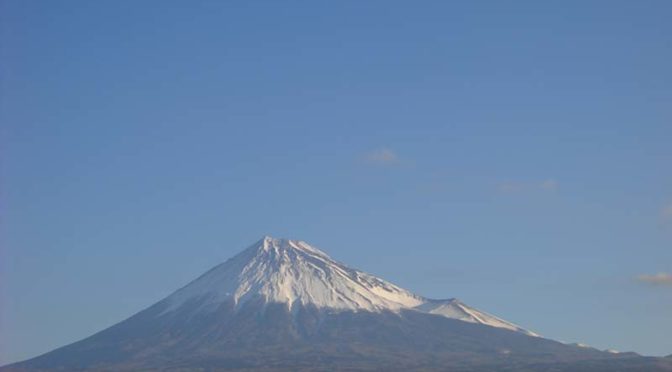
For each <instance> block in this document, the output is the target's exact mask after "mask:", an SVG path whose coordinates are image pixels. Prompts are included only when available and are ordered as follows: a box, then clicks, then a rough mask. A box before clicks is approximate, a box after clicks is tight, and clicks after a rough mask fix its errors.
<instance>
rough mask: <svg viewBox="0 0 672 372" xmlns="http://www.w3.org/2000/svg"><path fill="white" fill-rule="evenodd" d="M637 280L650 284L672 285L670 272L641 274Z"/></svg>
mask: <svg viewBox="0 0 672 372" xmlns="http://www.w3.org/2000/svg"><path fill="white" fill-rule="evenodd" d="M637 281H640V282H642V283H647V284H652V285H669V286H672V274H669V273H658V274H653V275H650V274H643V275H640V276H638V277H637Z"/></svg>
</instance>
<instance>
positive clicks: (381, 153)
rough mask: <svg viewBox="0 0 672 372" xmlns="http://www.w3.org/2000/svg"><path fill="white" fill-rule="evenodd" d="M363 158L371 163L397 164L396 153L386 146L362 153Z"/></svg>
mask: <svg viewBox="0 0 672 372" xmlns="http://www.w3.org/2000/svg"><path fill="white" fill-rule="evenodd" d="M364 160H365V161H366V163H368V164H372V165H396V164H399V157H398V156H397V154H396V153H395V152H394V151H392V150H390V149H389V148H386V147H381V148H379V149H376V150H373V151H371V152H369V153H367V154H365V155H364Z"/></svg>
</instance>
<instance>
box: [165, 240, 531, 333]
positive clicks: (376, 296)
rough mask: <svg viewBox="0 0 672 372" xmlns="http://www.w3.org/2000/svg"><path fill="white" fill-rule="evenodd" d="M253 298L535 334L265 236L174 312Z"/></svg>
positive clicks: (172, 302) (202, 280)
mask: <svg viewBox="0 0 672 372" xmlns="http://www.w3.org/2000/svg"><path fill="white" fill-rule="evenodd" d="M250 300H255V301H261V302H262V303H265V304H268V303H280V304H285V305H286V306H288V307H289V308H290V309H291V308H293V307H294V306H296V305H303V306H313V307H316V308H326V309H331V310H349V311H370V312H381V311H393V312H397V311H401V310H409V311H420V312H424V313H429V314H435V315H438V316H444V317H447V318H452V319H458V320H462V321H465V322H470V323H479V324H484V325H489V326H493V327H498V328H505V329H509V330H512V331H517V332H522V333H525V334H528V335H535V334H533V333H532V332H529V331H526V330H524V329H522V328H520V327H518V326H517V325H515V324H513V323H509V322H507V321H504V320H502V319H500V318H497V317H495V316H492V315H489V314H487V313H484V312H481V311H479V310H476V309H474V308H471V307H469V306H467V305H465V304H464V303H462V302H460V301H459V300H457V299H454V298H453V299H447V300H432V299H428V298H425V297H423V296H419V295H416V294H414V293H412V292H410V291H408V290H405V289H403V288H400V287H398V286H396V285H394V284H392V283H390V282H387V281H385V280H383V279H380V278H378V277H375V276H373V275H370V274H367V273H365V272H362V271H359V270H356V269H352V268H350V267H347V266H345V265H344V264H342V263H340V262H338V261H335V260H333V259H332V258H331V257H329V255H327V254H326V253H324V252H322V251H321V250H319V249H318V248H315V247H313V246H311V245H310V244H308V243H306V242H304V241H300V240H290V239H277V238H273V237H270V236H264V237H263V238H262V239H261V240H259V241H257V242H256V243H254V244H252V245H251V246H250V247H248V248H247V249H245V250H243V251H242V252H240V253H239V254H237V255H236V256H234V257H232V258H230V259H229V260H227V261H226V262H224V263H223V264H220V265H218V266H216V267H214V268H213V269H211V270H210V271H208V272H206V273H205V274H203V275H202V276H201V277H199V278H198V279H196V280H194V281H193V282H191V283H189V284H188V285H187V286H185V287H183V288H181V289H180V290H178V291H176V292H175V293H173V294H172V295H170V296H169V297H168V298H166V300H165V301H166V302H167V304H168V306H167V309H166V310H165V311H164V313H166V312H172V311H175V310H178V309H179V308H181V307H182V306H184V305H185V304H194V303H195V304H197V307H198V311H216V310H217V309H218V308H220V307H221V306H233V307H234V308H235V309H239V308H241V306H242V305H243V304H245V303H247V302H248V301H250Z"/></svg>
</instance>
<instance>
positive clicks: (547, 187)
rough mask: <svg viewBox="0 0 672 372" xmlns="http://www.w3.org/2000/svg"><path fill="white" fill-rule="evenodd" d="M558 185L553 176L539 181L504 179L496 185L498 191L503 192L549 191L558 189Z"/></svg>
mask: <svg viewBox="0 0 672 372" xmlns="http://www.w3.org/2000/svg"><path fill="white" fill-rule="evenodd" d="M558 187H559V185H558V181H556V180H555V179H553V178H547V179H545V180H541V181H504V182H500V183H499V184H498V185H497V189H498V190H499V192H502V193H505V194H513V193H519V192H531V191H548V192H551V191H556V190H558Z"/></svg>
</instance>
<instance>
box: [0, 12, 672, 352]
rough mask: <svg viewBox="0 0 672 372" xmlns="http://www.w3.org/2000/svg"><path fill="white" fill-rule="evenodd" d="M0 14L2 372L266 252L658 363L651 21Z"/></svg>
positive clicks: (658, 31)
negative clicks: (271, 240)
mask: <svg viewBox="0 0 672 372" xmlns="http://www.w3.org/2000/svg"><path fill="white" fill-rule="evenodd" d="M0 6H1V8H0V18H1V19H0V27H2V29H1V32H2V35H1V37H2V39H1V42H0V48H1V49H0V53H1V54H0V74H1V75H0V77H1V81H0V83H1V85H0V89H1V94H2V95H1V96H0V99H1V100H0V105H1V106H0V123H1V124H0V125H1V128H0V136H1V138H2V140H1V142H0V145H1V150H0V156H1V167H2V168H1V171H2V174H1V176H2V187H1V189H0V193H1V199H0V202H1V203H0V218H1V224H2V225H1V229H2V230H1V231H0V233H1V235H0V239H1V240H0V244H1V245H0V365H1V364H5V363H7V362H12V361H17V360H20V359H25V358H28V357H32V356H35V355H37V354H40V353H43V352H46V351H49V350H51V349H53V348H55V347H58V346H62V345H65V344H67V343H70V342H73V341H76V340H78V339H81V338H83V337H86V336H88V335H90V334H92V333H94V332H96V331H99V330H101V329H103V328H105V327H107V326H110V325H112V324H114V323H116V322H118V321H120V320H123V319H125V318H126V317H128V316H130V315H132V314H134V313H135V312H137V311H139V310H141V309H143V308H145V307H147V306H149V305H151V304H152V303H154V302H155V301H158V300H160V299H161V298H163V297H164V296H166V295H168V294H170V293H171V292H172V291H173V290H175V289H177V288H179V287H181V286H183V285H184V284H186V283H187V282H188V281H190V280H192V279H194V278H195V277H197V276H198V275H200V274H201V273H203V272H204V271H206V270H208V269H209V268H211V267H212V266H214V265H216V264H218V263H220V262H222V261H224V260H226V259H227V258H229V257H230V256H232V255H234V254H235V253H237V252H238V251H240V250H242V249H244V248H245V247H247V246H248V245H249V244H251V243H253V242H255V241H257V240H258V239H260V238H261V237H262V236H263V235H265V234H268V235H272V236H276V237H287V238H293V239H301V240H305V241H307V242H309V243H311V244H313V245H315V246H317V247H320V248H321V249H323V250H325V251H326V252H327V253H329V254H330V255H331V256H332V257H334V258H335V259H337V260H339V261H342V262H344V263H346V264H348V265H350V266H353V267H356V268H358V269H361V270H364V271H367V272H370V273H372V274H375V275H378V276H381V277H383V278H385V279H387V280H389V281H391V282H393V283H395V284H398V285H400V286H402V287H405V288H408V289H410V290H412V291H414V292H417V293H419V294H422V295H425V296H429V297H436V298H448V297H457V298H460V299H461V300H463V301H464V302H466V303H467V304H469V305H472V306H474V307H477V308H479V309H482V310H485V311H488V312H491V313H493V314H496V315H498V316H500V317H502V318H504V319H507V320H510V321H513V322H516V323H518V324H520V325H521V326H523V327H525V328H527V329H531V330H533V331H535V332H537V333H540V334H542V335H544V336H546V337H549V338H553V339H557V340H560V341H565V342H582V343H586V344H589V345H593V346H595V347H598V348H601V349H604V348H614V349H618V350H633V351H637V352H640V353H643V354H648V355H667V354H672V337H670V335H671V334H672V275H670V273H672V166H671V164H672V89H671V88H672V69H670V65H671V64H672V63H671V61H672V23H671V22H670V18H671V17H672V2H669V1H647V2H635V1H591V2H586V1H566V2H555V3H552V4H549V3H546V4H541V3H540V2H536V1H529V2H526V1H520V2H515V5H512V4H503V3H502V2H495V1H493V2H462V3H460V4H457V2H445V1H427V2H421V4H419V3H417V2H414V3H413V4H411V3H410V2H393V1H367V2H360V1H344V2H338V3H327V2H293V1H288V2H273V1H261V2H242V1H241V2H216V1H199V2H172V1H160V2H159V1H156V2H152V1H143V2H134V1H114V2H112V1H109V2H90V1H68V2H55V1H23V0H21V1H19V0H13V1H10V0H4V1H0Z"/></svg>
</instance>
